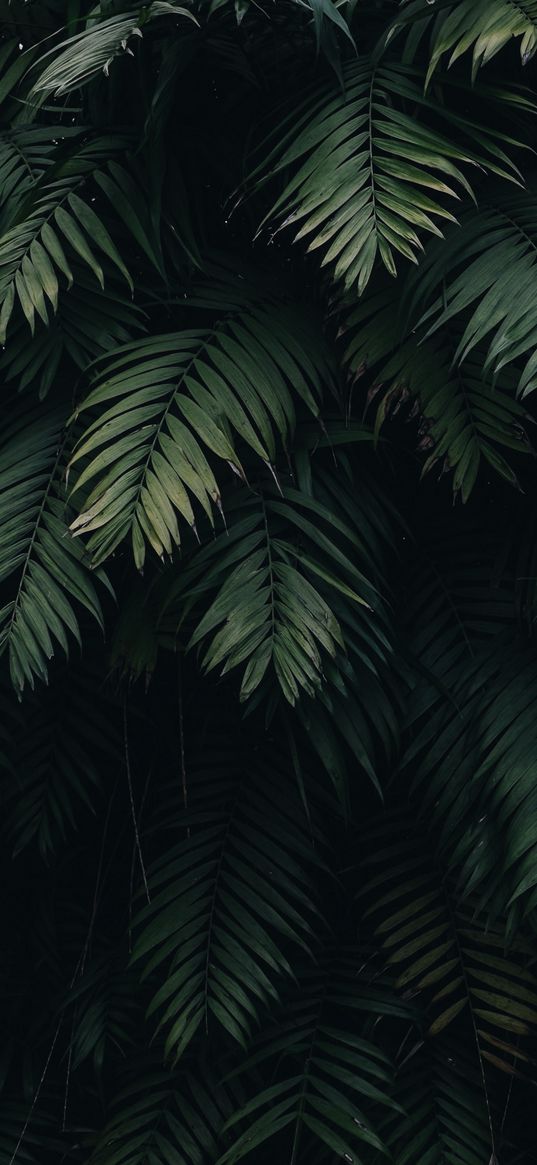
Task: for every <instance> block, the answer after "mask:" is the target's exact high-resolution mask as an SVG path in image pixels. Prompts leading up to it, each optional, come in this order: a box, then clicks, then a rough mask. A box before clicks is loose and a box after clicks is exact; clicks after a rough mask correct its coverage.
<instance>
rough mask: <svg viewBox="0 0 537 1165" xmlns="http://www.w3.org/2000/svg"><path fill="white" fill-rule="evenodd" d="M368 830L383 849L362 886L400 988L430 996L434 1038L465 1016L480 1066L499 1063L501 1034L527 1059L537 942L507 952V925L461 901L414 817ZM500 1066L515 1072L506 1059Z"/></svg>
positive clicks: (536, 998) (536, 989) (512, 1051)
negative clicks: (496, 1051) (523, 1041)
mask: <svg viewBox="0 0 537 1165" xmlns="http://www.w3.org/2000/svg"><path fill="white" fill-rule="evenodd" d="M369 836H370V839H371V841H374V842H375V843H376V849H375V853H374V855H372V856H371V858H369V859H368V865H369V867H370V869H371V871H372V874H373V877H372V879H371V881H370V883H369V886H366V887H365V888H364V890H363V893H364V894H365V895H366V896H368V897H369V898H370V901H371V903H372V904H371V906H370V907H369V909H368V914H369V915H370V916H372V918H373V919H374V922H375V926H376V934H377V936H378V940H379V942H380V943H381V946H382V951H383V954H384V957H385V959H386V964H387V966H388V967H389V968H390V969H391V970H392V971H394V972H395V973H396V974H397V980H396V986H397V987H398V988H399V990H400V991H402V992H405V993H407V992H410V993H411V994H412V996H413V997H416V996H417V997H419V998H421V1000H423V1003H424V1006H425V1009H426V1016H427V1020H426V1022H427V1031H428V1035H429V1037H436V1036H438V1035H439V1034H440V1033H441V1032H443V1031H444V1030H445V1029H446V1028H448V1027H449V1026H450V1025H451V1024H453V1023H455V1021H457V1020H458V1017H459V1016H463V1018H464V1019H465V1020H468V1021H469V1029H468V1032H467V1038H468V1040H472V1043H473V1045H474V1047H475V1051H476V1058H477V1063H478V1065H479V1061H482V1060H487V1059H490V1060H491V1061H492V1062H493V1063H494V1062H495V1061H494V1059H493V1052H492V1051H491V1046H495V1041H498V1040H501V1041H503V1046H504V1048H505V1049H506V1051H507V1053H508V1055H509V1056H510V1057H511V1061H512V1059H513V1057H514V1060H515V1061H517V1060H520V1058H521V1053H520V1052H519V1048H518V1043H519V1042H520V1037H523V1036H528V1035H529V1034H530V1033H532V1032H533V1031H534V1029H535V1027H536V1025H537V980H536V979H535V977H534V975H533V974H532V972H531V969H530V964H531V945H528V944H527V943H525V941H524V939H523V938H522V937H521V938H520V939H517V940H514V941H513V943H512V944H511V948H510V949H509V951H508V953H507V954H506V947H507V938H506V933H505V928H503V927H502V926H501V924H498V925H494V924H492V923H491V922H490V920H489V919H488V918H487V917H486V916H482V915H480V914H479V912H478V910H477V909H476V907H475V903H474V902H473V901H472V900H471V899H470V900H469V902H468V903H463V902H461V901H460V899H459V898H458V897H457V895H455V894H454V893H453V890H452V886H451V884H450V882H449V880H448V878H447V877H446V876H445V874H444V871H442V870H441V869H439V868H435V864H434V862H432V861H431V860H430V859H429V858H428V855H427V840H426V838H425V846H424V837H423V835H419V834H418V832H417V831H415V830H414V828H413V827H412V826H411V825H410V824H409V823H408V821H406V822H405V821H404V820H402V819H401V818H398V819H397V820H396V821H395V823H390V822H389V820H388V821H385V822H383V823H382V825H381V826H380V827H379V829H378V831H377V833H376V834H374V833H372V832H371V833H370V835H369ZM424 850H425V852H424ZM377 870H378V871H379V873H377ZM513 1036H515V1037H516V1038H515V1040H513ZM496 1066H497V1067H498V1066H500V1067H502V1066H503V1068H504V1070H505V1071H507V1072H509V1071H510V1070H511V1069H510V1065H509V1062H508V1061H506V1060H504V1061H503V1065H502V1063H497V1064H496Z"/></svg>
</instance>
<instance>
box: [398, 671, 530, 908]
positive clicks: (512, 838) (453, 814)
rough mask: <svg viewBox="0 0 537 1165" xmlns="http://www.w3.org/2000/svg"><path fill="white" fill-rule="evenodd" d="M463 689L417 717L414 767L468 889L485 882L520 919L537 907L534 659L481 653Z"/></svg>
mask: <svg viewBox="0 0 537 1165" xmlns="http://www.w3.org/2000/svg"><path fill="white" fill-rule="evenodd" d="M454 695H455V698H454V699H453V700H452V699H445V698H442V697H441V696H439V697H438V698H437V703H436V707H435V709H434V712H433V714H432V715H431V713H430V712H429V714H428V716H427V721H426V722H422V721H421V719H419V720H417V722H416V726H415V733H414V739H413V741H412V744H411V745H410V746H409V748H408V750H407V754H406V757H405V764H406V765H407V766H408V769H409V771H411V772H412V788H413V791H414V793H415V795H416V796H419V798H420V801H421V803H422V805H423V807H424V812H426V813H428V814H429V817H430V820H431V822H432V823H433V824H434V826H435V827H436V829H437V833H438V840H439V845H440V847H441V851H442V853H443V855H444V860H445V861H446V863H447V864H448V865H449V867H450V868H451V869H452V871H453V874H454V875H455V876H457V878H458V881H459V884H460V888H461V889H460V892H461V893H462V894H469V893H471V892H472V891H473V890H474V889H477V890H478V891H479V893H480V895H483V896H484V897H485V901H486V904H487V906H488V907H489V908H490V903H489V899H492V905H493V906H495V908H496V909H498V904H499V905H500V906H501V908H502V909H505V910H506V911H507V912H508V915H509V916H510V919H511V922H513V921H514V918H513V911H516V910H518V908H519V906H520V905H522V906H523V908H524V913H525V914H528V913H529V914H532V913H533V911H534V910H535V907H536V905H537V869H536V865H535V855H536V846H537V802H536V798H535V790H534V780H533V761H532V757H533V754H534V749H535V747H536V743H535V741H534V735H535V702H536V699H537V689H536V687H535V682H534V675H533V656H532V655H531V654H526V653H525V652H522V651H514V652H513V651H512V652H511V653H510V655H508V654H507V652H506V650H505V648H504V649H503V650H500V651H499V652H497V653H489V655H488V656H486V657H485V658H484V659H483V658H482V656H479V655H478V656H477V659H476V660H475V662H474V663H473V664H469V665H468V664H467V665H466V667H465V668H464V670H463V671H462V674H461V676H460V679H459V683H458V686H457V689H456V691H455V694H454ZM431 766H432V769H431ZM500 838H501V839H502V840H501V850H500ZM515 917H516V914H515Z"/></svg>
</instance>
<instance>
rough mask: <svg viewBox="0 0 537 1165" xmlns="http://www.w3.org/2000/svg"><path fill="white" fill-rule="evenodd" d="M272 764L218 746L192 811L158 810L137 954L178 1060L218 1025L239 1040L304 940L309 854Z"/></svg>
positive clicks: (195, 786) (199, 776) (196, 788)
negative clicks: (162, 839) (158, 832)
mask: <svg viewBox="0 0 537 1165" xmlns="http://www.w3.org/2000/svg"><path fill="white" fill-rule="evenodd" d="M274 762H275V764H274V767H272V768H271V771H270V773H269V772H267V771H266V769H265V766H264V765H263V764H262V763H259V762H258V761H257V758H256V757H255V756H254V755H253V754H250V755H245V756H244V757H243V758H242V760H241V759H239V758H238V757H237V755H236V754H233V753H231V754H230V753H229V752H227V751H225V750H224V749H223V748H222V749H221V750H220V751H219V752H218V754H217V755H216V754H214V753H213V754H212V756H211V757H207V760H206V762H205V765H204V767H203V768H198V769H197V770H196V771H195V777H194V780H193V781H192V777H191V789H190V793H189V812H188V814H186V813H185V811H184V808H182V810H181V808H180V807H179V806H178V805H176V807H175V809H174V807H173V805H172V806H170V807H169V808H168V809H167V811H166V824H167V829H166V833H167V834H168V836H169V839H170V841H169V844H168V845H167V846H166V850H165V852H164V854H163V856H162V857H161V858H159V859H158V860H156V861H155V862H154V863H153V865H152V866H151V868H150V870H149V873H148V886H149V893H150V897H151V901H150V903H149V904H148V905H146V906H145V907H144V908H143V909H142V910H141V911H139V913H138V916H137V918H136V931H137V938H136V943H135V946H134V951H133V960H134V964H135V966H137V968H138V969H139V970H141V971H142V972H143V975H144V977H145V978H148V977H150V979H149V981H150V983H151V984H152V991H153V998H152V1002H151V1005H150V1008H149V1015H150V1016H152V1017H153V1018H158V1028H159V1030H162V1029H164V1030H165V1032H166V1044H165V1053H166V1056H167V1057H171V1058H172V1059H173V1060H175V1061H177V1060H178V1059H179V1058H180V1056H181V1055H182V1054H183V1052H184V1051H185V1049H186V1048H187V1047H188V1045H189V1044H190V1042H191V1040H192V1039H193V1037H194V1036H195V1035H196V1033H199V1032H200V1031H201V1032H204V1033H205V1035H207V1034H208V1033H209V1032H213V1030H214V1026H215V1025H216V1026H217V1027H218V1026H220V1027H221V1028H223V1029H224V1031H225V1032H226V1033H227V1034H228V1036H229V1037H231V1039H232V1040H234V1041H236V1042H238V1043H239V1045H241V1046H242V1047H243V1048H244V1047H246V1045H247V1042H248V1040H249V1038H250V1036H251V1033H252V1030H255V1028H256V1027H257V1026H258V1024H259V1021H260V1018H261V1016H262V1015H263V1014H264V1012H265V1011H266V1009H267V1008H268V1007H269V1006H273V1005H274V1003H275V1001H276V1000H277V999H278V990H279V985H280V981H281V979H282V977H284V978H285V977H287V976H291V975H292V970H291V965H290V963H289V961H288V957H287V956H288V953H290V952H291V951H293V950H294V951H295V952H296V950H297V948H298V949H301V950H302V951H307V950H309V948H310V944H311V942H312V938H313V932H312V927H311V924H312V921H313V918H314V916H315V913H316V907H315V901H314V893H313V888H312V882H311V875H310V870H311V869H313V866H314V865H315V863H316V857H315V852H314V850H313V848H312V845H311V840H310V837H309V836H308V833H307V822H306V820H305V818H304V814H303V809H302V806H301V805H300V802H299V800H298V798H297V797H295V796H294V795H293V792H292V790H291V789H289V783H288V780H286V775H285V771H284V770H283V769H281V770H279V769H278V768H277V767H276V764H277V758H276V756H275V757H274ZM280 763H281V762H280ZM308 866H309V867H310V868H309V869H308Z"/></svg>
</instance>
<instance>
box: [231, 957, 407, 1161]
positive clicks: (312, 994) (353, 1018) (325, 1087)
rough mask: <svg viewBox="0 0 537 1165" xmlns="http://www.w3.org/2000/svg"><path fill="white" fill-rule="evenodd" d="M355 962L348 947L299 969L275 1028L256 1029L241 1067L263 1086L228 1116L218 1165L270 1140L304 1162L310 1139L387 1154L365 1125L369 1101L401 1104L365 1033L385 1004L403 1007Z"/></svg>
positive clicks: (346, 1153)
mask: <svg viewBox="0 0 537 1165" xmlns="http://www.w3.org/2000/svg"><path fill="white" fill-rule="evenodd" d="M361 969H362V970H363V960H362V959H361V957H360V952H359V951H357V950H354V949H348V950H343V951H342V952H339V953H338V952H333V953H332V956H331V957H330V956H328V957H325V958H324V959H323V961H322V964H321V966H320V967H318V968H316V969H312V970H311V971H309V972H308V971H306V972H305V973H304V974H303V975H302V976H301V978H300V990H299V992H297V993H296V994H295V995H294V997H293V998H292V999H291V1000H290V1001H289V1002H288V1004H287V1005H286V1006H285V1008H284V1009H283V1010H282V1012H281V1013H280V1015H279V1017H278V1020H279V1022H278V1024H277V1026H276V1027H273V1028H272V1029H270V1028H269V1029H268V1030H267V1031H264V1032H262V1033H261V1035H260V1036H259V1038H258V1039H257V1040H256V1041H255V1043H254V1044H253V1046H252V1049H251V1056H250V1058H249V1059H247V1060H246V1062H245V1063H244V1064H243V1065H242V1067H241V1069H240V1078H242V1079H244V1080H245V1081H247V1080H248V1075H249V1073H251V1070H252V1068H254V1067H256V1068H258V1069H259V1070H260V1071H261V1073H262V1078H263V1076H264V1077H265V1080H266V1085H265V1087H263V1086H261V1087H260V1088H259V1085H258V1091H257V1092H256V1093H255V1094H254V1095H250V1098H249V1099H248V1100H247V1102H246V1104H244V1105H243V1106H242V1107H240V1108H239V1109H238V1110H237V1111H236V1112H235V1113H234V1115H233V1117H232V1118H231V1120H229V1121H228V1122H227V1124H226V1126H225V1131H226V1132H228V1133H233V1136H234V1140H233V1144H232V1145H231V1146H230V1147H229V1148H228V1149H227V1150H226V1151H225V1152H224V1153H223V1154H222V1156H221V1157H220V1158H219V1162H218V1165H234V1163H235V1162H236V1161H241V1160H242V1159H243V1158H248V1159H250V1157H251V1160H252V1161H254V1160H255V1152H256V1150H259V1149H260V1147H261V1146H262V1145H264V1144H265V1143H266V1142H273V1152H274V1151H275V1152H276V1153H278V1159H279V1160H282V1161H283V1160H285V1161H290V1162H293V1161H298V1160H303V1159H304V1160H310V1159H311V1154H312V1152H313V1151H314V1148H315V1146H317V1147H319V1146H322V1147H323V1148H324V1150H325V1152H326V1149H327V1148H328V1150H329V1152H330V1153H331V1154H335V1155H336V1156H337V1158H338V1159H340V1158H343V1160H345V1161H348V1162H354V1161H359V1160H360V1159H361V1154H362V1151H363V1150H364V1149H365V1150H367V1147H370V1148H372V1149H374V1150H375V1151H377V1152H378V1153H380V1154H384V1153H385V1152H386V1149H385V1145H384V1144H383V1142H382V1140H381V1139H380V1137H379V1135H378V1133H377V1132H376V1130H375V1128H374V1127H372V1122H371V1117H370V1112H371V1106H372V1105H373V1104H374V1105H378V1106H379V1107H380V1109H381V1111H382V1108H383V1107H385V1108H386V1107H387V1108H388V1109H392V1110H394V1111H399V1112H400V1111H402V1110H401V1109H400V1107H399V1105H398V1104H397V1102H396V1101H395V1100H393V1098H392V1092H393V1069H392V1065H391V1063H390V1060H389V1057H388V1056H387V1055H386V1054H385V1053H384V1052H383V1051H382V1050H381V1048H380V1047H379V1046H378V1045H377V1044H376V1043H374V1042H373V1040H372V1039H370V1038H368V1035H367V1034H366V1032H365V1031H364V1028H365V1025H366V1020H365V1017H367V1016H368V1015H370V1014H371V1013H373V1015H374V1014H379V1013H381V1012H382V1011H383V1010H384V1008H385V1007H389V1006H390V1005H391V1006H392V1007H393V1013H394V1014H400V1015H403V1016H404V1015H405V1014H407V1012H406V1009H405V1008H404V1006H403V1005H401V1006H400V1007H399V1008H398V1006H397V1004H396V1003H395V1002H393V1000H392V999H390V996H389V992H388V991H387V990H386V989H385V988H382V987H381V988H379V987H371V986H370V985H369V984H368V982H367V978H366V977H365V976H363V977H361V976H360V970H361ZM327 977H328V978H327ZM276 1064H277V1065H278V1082H277V1083H275V1084H274V1083H270V1081H272V1079H273V1074H274V1067H275V1065H276ZM250 1093H251V1089H250ZM237 1126H238V1127H237ZM299 1152H300V1157H299V1156H298V1154H299ZM322 1159H323V1160H324V1159H325V1158H324V1157H323V1158H322Z"/></svg>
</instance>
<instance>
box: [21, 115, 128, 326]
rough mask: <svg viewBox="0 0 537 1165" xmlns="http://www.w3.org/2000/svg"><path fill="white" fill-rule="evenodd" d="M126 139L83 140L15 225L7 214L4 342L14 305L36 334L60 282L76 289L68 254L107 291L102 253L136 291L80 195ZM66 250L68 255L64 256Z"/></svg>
mask: <svg viewBox="0 0 537 1165" xmlns="http://www.w3.org/2000/svg"><path fill="white" fill-rule="evenodd" d="M125 145H126V140H125V138H122V137H120V136H119V135H117V136H116V137H115V138H114V137H113V136H112V137H109V138H100V139H99V138H94V139H93V140H92V139H90V140H89V141H88V140H84V136H82V139H81V141H80V140H79V142H78V144H77V146H76V147H75V148H74V149H72V150H69V151H68V152H67V157H66V158H65V159H63V160H59V161H58V162H57V164H56V165H55V166H54V167H49V169H48V171H46V172H45V176H44V178H43V179H42V180H41V181H38V182H37V183H36V184H34V182H33V181H32V183H31V187H30V188H29V191H28V196H27V198H26V199H23V201H22V203H21V204H20V206H17V209H16V213H15V215H14V221H12V222H11V223H9V215H7V214H6V212H4V217H5V218H7V221H8V223H9V225H8V226H7V227H6V229H4V231H3V233H2V235H1V237H0V261H1V264H2V274H1V276H0V339H1V342H2V343H5V338H6V331H7V327H8V324H9V321H10V319H11V315H12V312H13V309H14V306H15V304H16V303H17V304H19V305H20V308H21V310H22V312H23V314H24V316H25V317H26V319H27V321H28V323H29V325H30V328H31V330H32V333H33V331H34V328H35V321H36V317H38V318H39V319H41V320H42V322H43V323H44V324H45V325H48V323H49V319H50V316H51V315H54V313H55V312H56V310H57V306H58V296H59V291H60V276H63V277H64V279H65V280H66V284H67V287H68V288H70V287H71V286H72V284H73V274H72V271H71V266H70V260H69V257H68V255H69V253H70V252H74V254H75V255H78V257H79V259H81V260H82V262H83V263H85V264H86V265H87V266H88V267H89V268H90V270H91V271H92V272H93V274H94V276H95V277H96V279H97V281H98V283H99V284H100V286H101V287H102V286H103V285H104V275H103V269H102V265H101V261H100V259H99V253H101V254H102V255H105V256H106V257H107V258H108V259H109V260H110V261H111V263H113V264H114V265H115V266H116V267H117V268H118V269H119V270H120V271H121V274H122V275H123V276H124V278H125V279H126V281H127V283H128V284H129V286H131V287H132V280H131V277H130V275H129V273H128V271H127V269H126V267H125V264H124V263H123V260H122V259H121V256H120V254H119V251H118V249H117V247H116V245H115V243H114V242H113V240H112V237H111V235H110V234H109V232H108V230H107V228H106V227H105V225H104V223H103V222H102V220H101V218H100V217H99V216H98V215H97V214H96V213H95V211H94V210H93V208H92V206H91V205H90V204H89V201H85V200H84V199H83V198H81V197H80V195H79V193H78V191H79V190H80V189H81V188H82V187H83V186H84V184H85V182H86V181H87V180H88V178H89V177H90V176H94V175H95V172H96V171H97V170H98V169H99V165H101V166H102V164H103V163H104V161H105V159H107V158H108V157H109V155H110V152H113V151H114V149H116V150H117V149H119V148H121V147H123V148H124V147H125ZM65 248H67V254H66V250H65Z"/></svg>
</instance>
